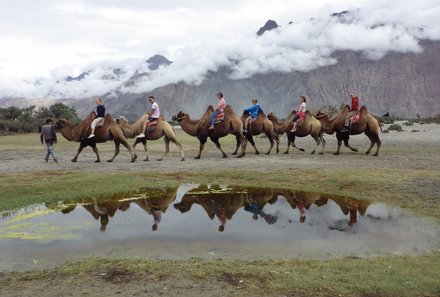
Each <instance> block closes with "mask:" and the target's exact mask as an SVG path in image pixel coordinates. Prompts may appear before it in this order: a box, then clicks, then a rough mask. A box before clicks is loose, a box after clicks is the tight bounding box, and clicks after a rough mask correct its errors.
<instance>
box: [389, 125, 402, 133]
mask: <svg viewBox="0 0 440 297" xmlns="http://www.w3.org/2000/svg"><path fill="white" fill-rule="evenodd" d="M388 130H390V131H397V132H402V131H403V128H402V126H400V125H399V124H392V125H391V126H389V127H388Z"/></svg>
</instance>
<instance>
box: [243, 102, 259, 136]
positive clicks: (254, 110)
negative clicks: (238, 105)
mask: <svg viewBox="0 0 440 297" xmlns="http://www.w3.org/2000/svg"><path fill="white" fill-rule="evenodd" d="M252 104H253V105H252V106H251V107H249V108H246V109H245V110H244V111H245V112H247V113H249V116H248V117H247V118H246V121H245V122H244V132H245V133H246V132H247V128H248V126H249V128H250V127H251V126H250V125H251V123H252V120H255V119H256V118H257V117H258V114H259V113H260V111H262V109H261V107H260V105H259V104H258V99H257V98H255V99H252Z"/></svg>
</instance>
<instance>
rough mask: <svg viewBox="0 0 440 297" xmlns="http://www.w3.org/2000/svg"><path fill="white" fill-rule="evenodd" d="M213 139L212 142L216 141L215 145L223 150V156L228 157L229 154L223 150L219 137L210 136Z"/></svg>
mask: <svg viewBox="0 0 440 297" xmlns="http://www.w3.org/2000/svg"><path fill="white" fill-rule="evenodd" d="M209 138H210V139H211V141H212V142H214V143H215V146H216V147H217V148H218V149H219V150H220V151H221V152H222V158H227V157H228V156H227V155H226V153H225V152H224V151H223V150H222V146H221V145H220V142H219V141H218V138H217V137H212V136H211V137H209ZM240 157H241V156H238V158H240Z"/></svg>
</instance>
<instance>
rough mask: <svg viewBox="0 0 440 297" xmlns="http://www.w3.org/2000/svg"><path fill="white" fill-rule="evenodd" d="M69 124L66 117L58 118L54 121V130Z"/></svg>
mask: <svg viewBox="0 0 440 297" xmlns="http://www.w3.org/2000/svg"><path fill="white" fill-rule="evenodd" d="M69 125H70V122H69V121H68V120H66V119H59V120H58V121H57V122H56V123H55V129H56V130H60V129H63V128H64V127H68V126H69Z"/></svg>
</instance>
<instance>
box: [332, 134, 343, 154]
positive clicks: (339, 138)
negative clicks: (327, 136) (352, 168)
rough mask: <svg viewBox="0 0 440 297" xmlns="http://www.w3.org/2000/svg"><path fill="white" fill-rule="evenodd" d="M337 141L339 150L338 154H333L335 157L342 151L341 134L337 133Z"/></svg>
mask: <svg viewBox="0 0 440 297" xmlns="http://www.w3.org/2000/svg"><path fill="white" fill-rule="evenodd" d="M336 139H337V140H338V149H337V150H336V152H334V153H333V155H335V156H337V155H339V153H340V151H341V145H342V136H341V135H340V134H339V133H336Z"/></svg>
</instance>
